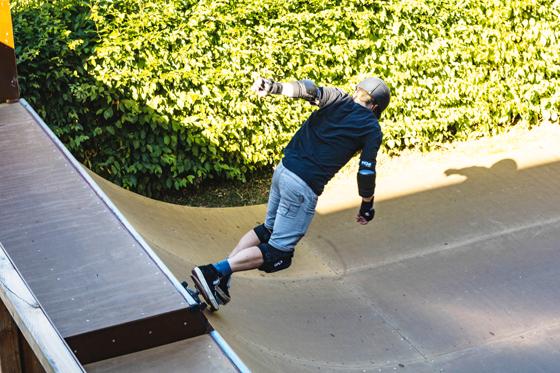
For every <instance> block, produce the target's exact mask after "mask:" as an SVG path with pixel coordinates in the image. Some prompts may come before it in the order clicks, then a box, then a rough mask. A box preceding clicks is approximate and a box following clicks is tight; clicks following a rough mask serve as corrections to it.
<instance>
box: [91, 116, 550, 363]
mask: <svg viewBox="0 0 560 373" xmlns="http://www.w3.org/2000/svg"><path fill="white" fill-rule="evenodd" d="M99 182H100V184H101V185H102V187H103V188H104V190H105V192H106V193H108V195H109V196H110V197H111V199H112V200H113V201H114V203H116V205H117V206H118V207H119V209H120V210H121V211H122V212H123V213H124V214H125V215H126V217H127V218H128V219H129V220H130V222H131V223H132V224H133V225H134V226H135V228H136V229H137V230H138V231H139V232H140V233H141V234H142V235H143V237H144V238H145V239H146V240H147V241H148V242H149V243H150V244H151V245H152V247H153V248H154V249H155V250H156V251H157V252H158V254H159V255H160V257H161V258H162V259H163V260H164V261H165V263H166V264H167V265H168V266H169V267H170V268H171V270H172V271H173V272H174V274H175V275H176V276H177V277H179V278H186V277H187V274H188V273H189V272H190V269H191V267H192V266H193V265H194V264H199V263H206V262H210V261H215V260H217V259H220V258H222V257H224V256H225V255H227V253H228V252H229V251H230V250H231V249H232V248H233V246H234V245H235V244H236V242H237V240H238V239H239V237H240V236H241V235H242V234H243V233H245V231H247V230H248V229H250V228H251V227H253V226H254V225H256V224H257V223H260V222H262V219H263V217H264V213H265V206H250V207H239V208H223V209H210V208H193V207H182V206H175V205H171V204H166V203H162V202H158V201H154V200H150V199H147V198H144V197H141V196H138V195H136V194H133V193H130V192H128V191H125V190H123V189H121V188H119V187H116V186H114V185H112V184H110V183H108V182H106V181H103V180H101V179H100V180H99ZM331 184H332V185H329V187H328V188H327V191H326V192H325V194H324V195H323V196H321V198H320V203H319V207H318V212H317V216H316V218H315V220H314V221H313V223H312V225H311V228H310V230H309V233H308V235H307V236H306V237H305V238H304V239H303V241H302V242H301V244H300V245H299V246H298V248H297V252H296V257H295V262H294V265H293V266H292V267H291V268H290V269H288V270H286V271H283V272H279V273H277V274H273V275H267V276H264V275H263V274H262V273H260V272H257V271H254V272H246V273H240V274H236V275H235V277H234V282H233V288H232V296H233V300H232V302H231V303H230V304H229V305H228V306H227V307H224V308H223V309H221V310H220V312H218V313H215V314H213V315H210V322H211V323H212V325H213V326H214V327H215V328H216V329H217V330H219V331H220V333H222V335H223V336H224V337H225V338H226V340H227V341H228V342H229V343H230V344H231V345H232V347H233V348H234V350H235V351H236V352H237V353H238V354H239V355H240V357H241V358H242V359H243V360H244V362H246V363H247V364H248V365H249V367H250V368H252V369H253V370H254V371H256V372H265V371H293V372H296V371H297V372H302V371H317V370H318V369H320V370H321V371H394V370H395V369H396V370H397V371H409V372H434V371H440V370H443V371H452V372H473V371H477V372H497V371H503V372H509V371H531V372H553V371H558V370H560V354H559V353H558V351H560V316H559V315H560V271H558V268H559V267H560V193H559V190H560V127H558V126H553V125H543V126H541V127H539V128H536V129H533V130H531V131H528V130H523V129H518V130H514V131H512V132H511V133H509V134H506V135H501V136H498V137H494V138H491V139H484V140H478V141H472V142H469V143H464V144H458V145H456V146H453V147H450V148H449V149H447V150H445V151H441V152H435V153H429V154H425V155H421V154H409V155H405V156H403V157H401V158H398V159H393V160H383V162H381V164H380V166H379V169H378V188H377V195H376V201H377V202H376V207H377V217H376V219H375V221H374V222H373V223H372V224H370V225H368V226H365V227H364V226H360V225H358V224H356V223H355V221H354V216H355V214H356V210H357V206H358V198H357V190H356V186H355V179H354V175H353V173H352V172H350V173H348V174H347V175H346V176H342V177H339V178H337V179H336V180H334V181H333V182H332V183H331Z"/></svg>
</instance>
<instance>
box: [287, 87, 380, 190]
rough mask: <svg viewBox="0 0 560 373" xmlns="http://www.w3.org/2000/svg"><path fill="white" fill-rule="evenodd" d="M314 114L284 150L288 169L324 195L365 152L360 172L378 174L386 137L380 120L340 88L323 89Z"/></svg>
mask: <svg viewBox="0 0 560 373" xmlns="http://www.w3.org/2000/svg"><path fill="white" fill-rule="evenodd" d="M316 103H317V105H318V106H319V109H318V110H316V111H314V112H313V113H312V114H311V115H310V116H309V118H308V119H307V120H306V121H305V122H304V123H303V125H302V126H301V127H300V129H299V130H298V131H297V132H296V133H295V135H294V137H293V138H292V140H291V141H290V142H289V143H288V145H287V146H286V148H285V149H284V158H283V160H282V163H283V164H284V166H285V167H286V168H287V169H288V170H290V171H292V172H293V173H295V174H296V175H298V176H299V177H300V178H301V179H303V180H304V181H305V182H306V183H307V185H309V187H310V188H311V189H313V191H314V192H315V193H316V194H317V195H320V194H321V193H322V192H323V190H324V188H325V185H326V184H327V183H328V182H329V180H330V179H331V178H332V177H333V176H334V175H335V174H336V173H337V172H338V171H339V170H340V169H341V168H342V167H343V166H344V165H345V164H346V163H348V161H349V160H350V159H351V158H352V157H353V156H354V155H355V154H356V153H357V152H358V151H360V150H361V152H362V153H361V157H360V169H367V170H370V171H371V172H375V165H376V157H377V152H378V150H379V147H380V146H381V140H382V137H383V134H382V132H381V127H380V126H379V122H378V120H377V118H376V116H375V115H374V114H373V112H372V111H370V110H369V109H367V108H365V107H363V106H361V105H359V104H357V103H355V102H354V100H353V99H352V96H350V95H348V94H347V93H344V92H343V91H341V90H339V89H337V88H329V87H321V88H319V98H318V100H317V102H316Z"/></svg>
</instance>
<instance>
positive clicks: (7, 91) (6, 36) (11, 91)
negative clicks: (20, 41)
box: [0, 0, 19, 103]
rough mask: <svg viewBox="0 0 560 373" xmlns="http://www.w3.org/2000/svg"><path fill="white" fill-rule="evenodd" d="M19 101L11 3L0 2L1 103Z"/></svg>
mask: <svg viewBox="0 0 560 373" xmlns="http://www.w3.org/2000/svg"><path fill="white" fill-rule="evenodd" d="M17 100H19V87H18V81H17V69H16V53H15V50H14V35H13V31H12V16H11V14H10V1H9V0H0V103H3V102H14V101H17Z"/></svg>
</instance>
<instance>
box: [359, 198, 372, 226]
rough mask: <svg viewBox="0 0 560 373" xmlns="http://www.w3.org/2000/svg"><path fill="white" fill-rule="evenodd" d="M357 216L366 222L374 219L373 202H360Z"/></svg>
mask: <svg viewBox="0 0 560 373" xmlns="http://www.w3.org/2000/svg"><path fill="white" fill-rule="evenodd" d="M359 215H360V216H361V217H362V218H364V219H366V220H367V221H371V220H373V218H374V217H375V209H374V208H373V200H371V201H369V202H366V201H364V200H362V205H361V206H360V212H359Z"/></svg>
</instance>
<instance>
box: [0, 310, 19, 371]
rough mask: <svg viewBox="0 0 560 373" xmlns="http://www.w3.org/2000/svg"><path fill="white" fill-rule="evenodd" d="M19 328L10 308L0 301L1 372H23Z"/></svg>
mask: <svg viewBox="0 0 560 373" xmlns="http://www.w3.org/2000/svg"><path fill="white" fill-rule="evenodd" d="M18 338H19V336H18V328H17V325H16V323H15V322H14V320H13V319H12V316H11V315H10V312H8V309H7V308H6V306H5V305H4V303H2V301H0V372H2V373H4V372H6V373H18V372H21V371H22V370H21V361H20V351H19V343H18Z"/></svg>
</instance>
